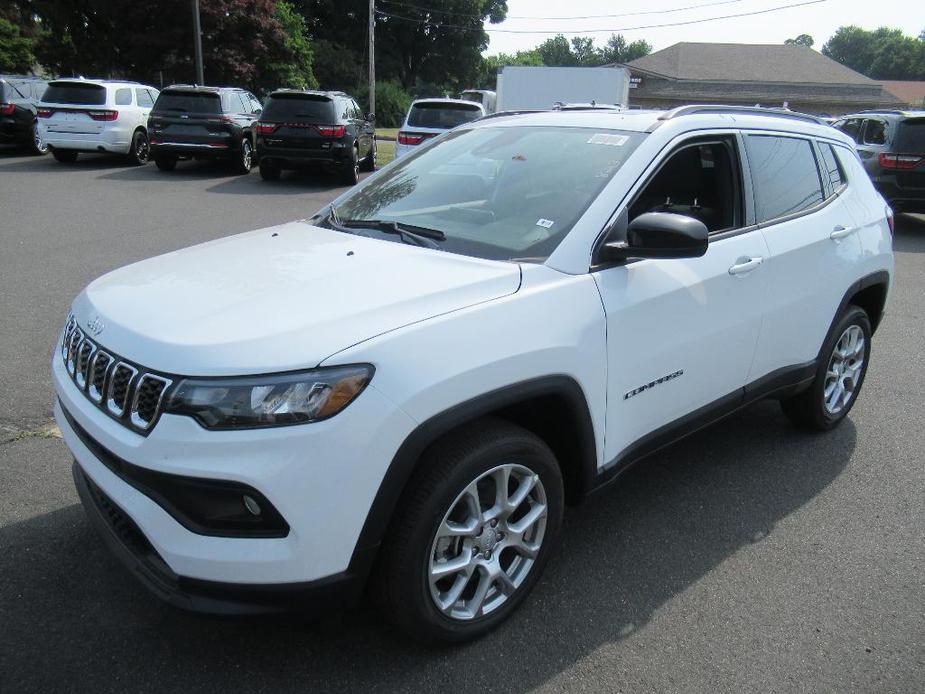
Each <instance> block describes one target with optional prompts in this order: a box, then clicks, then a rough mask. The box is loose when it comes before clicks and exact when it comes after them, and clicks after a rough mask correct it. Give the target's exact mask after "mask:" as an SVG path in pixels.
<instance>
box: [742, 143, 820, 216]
mask: <svg viewBox="0 0 925 694" xmlns="http://www.w3.org/2000/svg"><path fill="white" fill-rule="evenodd" d="M746 149H747V151H748V167H749V170H750V171H751V177H752V187H753V188H754V191H755V202H756V203H757V207H758V221H759V222H766V221H768V220H771V219H777V218H779V217H785V216H787V215H791V214H796V213H798V212H802V211H803V210H806V209H809V208H810V207H812V206H813V205H816V204H818V203H819V202H821V201H822V200H823V198H824V195H823V192H822V181H821V180H820V178H819V169H818V168H817V165H816V155H815V154H814V153H813V147H812V143H811V142H810V141H809V140H804V139H802V138H796V137H778V136H774V135H748V136H747V137H746Z"/></svg>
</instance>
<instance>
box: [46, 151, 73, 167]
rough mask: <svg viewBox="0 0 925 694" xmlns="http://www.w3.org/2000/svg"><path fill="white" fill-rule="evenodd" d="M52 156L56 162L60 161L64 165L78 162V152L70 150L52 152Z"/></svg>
mask: <svg viewBox="0 0 925 694" xmlns="http://www.w3.org/2000/svg"><path fill="white" fill-rule="evenodd" d="M51 156H53V157H54V158H55V161H60V162H61V163H62V164H73V163H74V162H75V161H77V152H74V151H72V150H69V149H55V150H52V152H51Z"/></svg>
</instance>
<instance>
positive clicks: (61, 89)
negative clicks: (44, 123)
mask: <svg viewBox="0 0 925 694" xmlns="http://www.w3.org/2000/svg"><path fill="white" fill-rule="evenodd" d="M42 101H44V102H45V103H48V104H79V105H81V106H102V105H103V104H105V103H106V88H105V87H101V86H100V85H98V84H81V83H79V82H52V83H51V84H49V85H48V89H46V90H45V94H44V96H42Z"/></svg>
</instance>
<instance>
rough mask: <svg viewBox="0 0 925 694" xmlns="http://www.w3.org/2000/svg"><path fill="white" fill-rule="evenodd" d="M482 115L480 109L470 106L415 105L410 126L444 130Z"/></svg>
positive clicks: (409, 119)
mask: <svg viewBox="0 0 925 694" xmlns="http://www.w3.org/2000/svg"><path fill="white" fill-rule="evenodd" d="M481 115H482V112H481V110H480V109H478V108H475V107H473V106H470V105H469V104H446V103H436V102H435V103H427V102H424V103H422V104H414V105H413V106H412V107H411V111H410V112H409V113H408V125H409V126H412V127H416V128H444V129H446V130H450V129H452V128H455V127H456V126H457V125H462V124H463V123H468V122H470V121H474V120H475V119H476V118H479V117H480V116H481Z"/></svg>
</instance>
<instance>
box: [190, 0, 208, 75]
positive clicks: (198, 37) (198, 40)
mask: <svg viewBox="0 0 925 694" xmlns="http://www.w3.org/2000/svg"><path fill="white" fill-rule="evenodd" d="M193 34H194V36H193V46H194V48H195V55H196V84H205V83H206V80H205V78H204V77H203V76H202V29H201V28H200V26H199V0H193Z"/></svg>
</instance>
